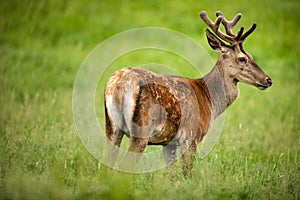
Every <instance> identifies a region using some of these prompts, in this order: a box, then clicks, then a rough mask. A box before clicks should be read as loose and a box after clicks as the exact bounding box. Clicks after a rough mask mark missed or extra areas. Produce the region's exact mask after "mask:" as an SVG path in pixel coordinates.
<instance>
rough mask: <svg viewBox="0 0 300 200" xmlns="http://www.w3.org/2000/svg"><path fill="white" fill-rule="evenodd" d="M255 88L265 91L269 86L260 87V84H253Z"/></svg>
mask: <svg viewBox="0 0 300 200" xmlns="http://www.w3.org/2000/svg"><path fill="white" fill-rule="evenodd" d="M255 87H257V88H258V89H260V90H265V89H267V88H268V87H269V86H266V85H261V84H258V83H256V84H255Z"/></svg>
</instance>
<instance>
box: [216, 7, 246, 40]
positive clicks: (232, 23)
mask: <svg viewBox="0 0 300 200" xmlns="http://www.w3.org/2000/svg"><path fill="white" fill-rule="evenodd" d="M216 16H217V17H219V16H221V17H222V18H223V20H222V24H223V25H224V27H225V30H226V34H227V35H230V36H233V37H234V36H235V35H234V34H233V33H232V28H233V27H234V26H235V25H236V24H237V23H238V22H239V21H240V19H241V17H242V14H241V13H238V14H237V15H236V16H235V17H234V18H233V20H231V21H228V20H227V19H226V18H225V17H224V15H223V13H222V12H221V11H217V12H216ZM240 31H241V30H240ZM238 35H239V34H238Z"/></svg>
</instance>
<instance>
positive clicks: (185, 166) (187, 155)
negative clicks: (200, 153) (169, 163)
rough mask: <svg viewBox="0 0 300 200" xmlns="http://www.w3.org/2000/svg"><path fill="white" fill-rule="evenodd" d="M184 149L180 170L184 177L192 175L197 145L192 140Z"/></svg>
mask: <svg viewBox="0 0 300 200" xmlns="http://www.w3.org/2000/svg"><path fill="white" fill-rule="evenodd" d="M185 150H186V151H185V152H184V153H183V155H182V157H181V163H182V172H183V175H184V176H185V177H187V176H191V175H192V168H193V163H194V160H195V156H196V151H197V145H196V143H195V142H194V141H193V142H192V144H191V145H190V146H189V147H187V149H185Z"/></svg>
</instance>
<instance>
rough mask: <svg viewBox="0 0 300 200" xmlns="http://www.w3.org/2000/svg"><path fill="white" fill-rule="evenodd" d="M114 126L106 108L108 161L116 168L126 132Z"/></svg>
mask: <svg viewBox="0 0 300 200" xmlns="http://www.w3.org/2000/svg"><path fill="white" fill-rule="evenodd" d="M115 127H116V126H113V124H112V120H111V119H110V118H109V116H108V114H107V109H106V106H105V132H106V143H107V154H106V156H107V159H106V160H107V161H108V163H109V165H110V166H111V167H114V166H115V164H116V163H115V162H116V159H117V156H118V153H119V147H120V145H121V141H122V138H123V136H124V132H123V131H122V130H120V129H118V128H115Z"/></svg>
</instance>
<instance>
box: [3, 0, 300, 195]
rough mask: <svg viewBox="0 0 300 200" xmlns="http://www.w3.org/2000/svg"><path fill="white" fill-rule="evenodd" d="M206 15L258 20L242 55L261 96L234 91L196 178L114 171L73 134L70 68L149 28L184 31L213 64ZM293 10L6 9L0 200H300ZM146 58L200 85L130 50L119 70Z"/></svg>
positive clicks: (150, 5)
mask: <svg viewBox="0 0 300 200" xmlns="http://www.w3.org/2000/svg"><path fill="white" fill-rule="evenodd" d="M201 10H206V11H207V13H208V14H209V16H211V17H213V15H214V12H215V11H217V10H222V11H223V13H224V14H225V16H228V18H231V17H233V16H234V15H235V14H236V13H237V12H242V13H243V18H242V20H241V21H240V23H239V25H244V26H245V27H250V25H251V23H252V22H254V21H255V22H257V24H258V28H257V30H255V32H254V33H253V35H251V36H250V37H249V38H248V39H247V41H246V44H245V49H246V50H247V51H248V52H250V53H252V55H254V57H255V60H256V61H257V63H258V64H259V65H260V66H261V67H262V68H263V70H264V71H265V72H266V73H267V74H268V75H270V77H272V79H273V82H274V85H273V86H272V87H271V88H270V89H268V90H266V91H259V90H257V89H256V88H253V87H251V86H247V85H245V84H240V90H241V93H240V97H239V99H238V100H237V101H236V102H235V103H234V104H233V105H232V106H231V107H230V108H229V109H228V110H227V114H226V121H225V125H224V129H223V131H222V134H221V137H220V139H219V141H218V143H217V145H216V146H215V148H214V150H213V151H212V152H211V153H210V154H209V156H207V157H206V158H205V159H203V160H200V159H197V160H196V162H195V166H194V171H193V176H192V177H190V178H187V179H185V178H183V177H182V175H181V170H180V167H174V168H172V169H171V168H165V169H162V170H159V171H157V172H153V173H147V174H126V173H121V172H116V171H112V170H110V169H109V168H107V167H106V166H104V165H102V164H101V163H100V162H99V161H98V160H97V159H95V158H94V157H93V156H92V155H91V154H89V152H88V151H87V150H86V149H85V147H84V146H83V144H82V143H81V141H80V139H79V137H78V134H77V132H76V128H75V124H74V121H73V115H72V89H73V83H74V80H75V77H76V73H77V70H78V69H79V67H80V65H81V63H82V62H83V60H84V59H85V57H86V56H87V55H88V54H89V52H90V51H91V50H92V49H93V48H94V47H95V46H96V45H98V44H99V43H100V42H101V41H103V40H105V39H107V38H109V37H110V36H112V35H114V34H117V33H119V32H121V31H125V30H128V29H131V28H137V27H148V26H151V27H164V28H170V29H173V30H176V31H179V32H182V33H184V34H186V35H188V36H189V37H191V38H193V39H194V40H196V41H198V42H199V43H200V44H201V45H202V46H203V47H204V48H205V49H206V50H207V51H208V52H209V54H210V55H211V56H212V57H213V59H214V60H216V59H217V56H218V53H216V52H213V51H212V50H211V49H210V47H209V46H208V44H207V41H206V38H205V29H206V26H205V25H204V23H203V22H202V21H201V20H200V18H199V16H198V13H199V12H200V11H201ZM299 11H300V3H299V2H298V1H296V0H295V1H292V0H288V1H280V0H275V1H264V0H259V1H253V0H251V1H234V2H230V3H228V1H209V0H207V1H191V0H187V1H179V0H176V1H172V3H162V2H161V1H158V0H154V1H99V2H97V1H44V0H42V1H15V0H12V1H2V2H1V3H0V105H1V107H0V111H1V115H0V142H1V144H0V199H300V137H299V136H300V135H299V133H300V126H299V124H300V105H299V89H300V84H299V82H300V63H299V61H300V59H299V54H300V49H299V45H300V35H299V28H298V27H299V18H300V14H299ZM153 59H155V62H158V63H162V64H164V63H166V64H168V65H170V66H179V67H178V68H176V69H178V70H180V73H182V74H187V75H188V76H190V77H193V78H195V77H196V76H197V75H196V74H191V72H189V71H186V70H185V68H184V66H182V65H184V64H186V63H185V62H183V61H180V60H179V61H178V59H177V58H174V57H172V56H170V55H165V54H159V55H157V57H156V54H155V53H151V52H150V53H145V54H144V55H143V52H140V53H139V52H137V53H136V54H134V55H132V56H130V55H129V56H128V57H123V58H121V59H120V60H117V61H116V62H115V63H114V64H115V66H116V67H118V68H121V67H124V66H127V65H133V66H134V65H138V64H144V63H150V62H151V61H152V60H153ZM180 66H182V70H181V69H180ZM100 87H102V88H103V85H102V86H101V85H100ZM97 98H99V99H102V98H103V94H101V93H100V92H99V93H98V96H97ZM102 108H103V106H102V105H99V107H98V109H99V110H98V113H99V121H102V122H103V113H102V112H101V109H102Z"/></svg>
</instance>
